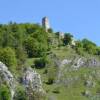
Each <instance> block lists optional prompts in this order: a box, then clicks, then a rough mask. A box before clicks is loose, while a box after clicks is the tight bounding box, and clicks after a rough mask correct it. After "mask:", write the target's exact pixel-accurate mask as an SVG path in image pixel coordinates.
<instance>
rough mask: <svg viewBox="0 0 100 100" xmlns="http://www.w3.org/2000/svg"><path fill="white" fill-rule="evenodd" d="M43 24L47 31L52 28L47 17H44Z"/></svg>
mask: <svg viewBox="0 0 100 100" xmlns="http://www.w3.org/2000/svg"><path fill="white" fill-rule="evenodd" d="M42 26H43V27H44V28H45V30H46V32H48V29H50V24H49V19H48V18H47V17H43V18H42Z"/></svg>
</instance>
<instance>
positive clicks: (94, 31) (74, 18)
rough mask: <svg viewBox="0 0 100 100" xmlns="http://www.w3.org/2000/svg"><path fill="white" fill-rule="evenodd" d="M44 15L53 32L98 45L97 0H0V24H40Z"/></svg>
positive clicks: (99, 9)
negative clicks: (88, 40) (64, 33)
mask: <svg viewBox="0 0 100 100" xmlns="http://www.w3.org/2000/svg"><path fill="white" fill-rule="evenodd" d="M44 16H48V18H49V20H50V24H51V27H52V28H53V29H54V31H62V32H70V33H72V34H73V35H74V36H75V38H76V39H82V38H88V39H90V40H92V41H93V42H95V43H96V44H97V45H99V46H100V0H0V23H8V22H9V21H14V22H17V23H20V22H23V23H24V22H31V23H41V18H42V17H44Z"/></svg>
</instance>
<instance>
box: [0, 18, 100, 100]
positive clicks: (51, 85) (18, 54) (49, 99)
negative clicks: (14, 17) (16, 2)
mask: <svg viewBox="0 0 100 100" xmlns="http://www.w3.org/2000/svg"><path fill="white" fill-rule="evenodd" d="M44 21H45V20H44ZM46 21H47V20H46ZM47 22H48V23H47ZM47 22H43V24H42V25H43V26H41V25H38V24H30V23H20V24H17V23H12V22H10V23H9V24H0V61H1V62H0V100H2V99H3V98H4V99H3V100H93V99H94V100H98V98H100V97H99V94H100V88H99V87H100V47H98V46H97V45H96V44H95V43H93V42H92V41H90V40H88V39H85V38H84V39H83V40H75V39H74V37H73V35H72V34H71V33H67V32H65V33H62V32H54V31H53V29H52V28H51V27H50V25H49V21H47ZM96 98H97V99H96Z"/></svg>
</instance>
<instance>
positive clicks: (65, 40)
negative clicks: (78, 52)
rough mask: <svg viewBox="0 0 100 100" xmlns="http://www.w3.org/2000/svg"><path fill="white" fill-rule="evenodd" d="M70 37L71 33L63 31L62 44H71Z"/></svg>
mask: <svg viewBox="0 0 100 100" xmlns="http://www.w3.org/2000/svg"><path fill="white" fill-rule="evenodd" d="M72 37H73V35H71V34H70V33H65V35H64V39H63V44H64V45H68V44H71V42H72Z"/></svg>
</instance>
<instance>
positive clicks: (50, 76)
mask: <svg viewBox="0 0 100 100" xmlns="http://www.w3.org/2000/svg"><path fill="white" fill-rule="evenodd" d="M55 76H56V68H55V67H49V68H48V73H47V77H48V82H47V84H53V83H54V80H55V78H56V77H55Z"/></svg>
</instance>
